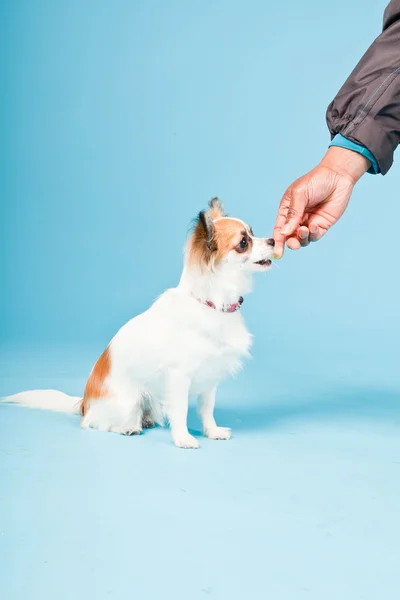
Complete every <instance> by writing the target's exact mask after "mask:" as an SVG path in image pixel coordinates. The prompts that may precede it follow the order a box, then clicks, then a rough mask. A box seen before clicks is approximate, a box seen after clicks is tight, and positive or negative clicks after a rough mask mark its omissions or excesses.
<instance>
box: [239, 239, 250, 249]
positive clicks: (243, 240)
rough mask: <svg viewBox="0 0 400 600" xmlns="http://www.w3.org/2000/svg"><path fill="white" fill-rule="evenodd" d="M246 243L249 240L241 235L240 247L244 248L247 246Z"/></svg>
mask: <svg viewBox="0 0 400 600" xmlns="http://www.w3.org/2000/svg"><path fill="white" fill-rule="evenodd" d="M248 244H249V242H248V241H247V238H245V237H242V239H241V240H240V244H239V246H240V248H241V249H242V250H244V249H245V248H247V246H248Z"/></svg>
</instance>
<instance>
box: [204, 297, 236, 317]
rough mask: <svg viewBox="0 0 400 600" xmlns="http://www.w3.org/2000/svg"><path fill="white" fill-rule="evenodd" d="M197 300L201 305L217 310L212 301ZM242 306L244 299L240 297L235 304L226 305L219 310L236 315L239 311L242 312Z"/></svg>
mask: <svg viewBox="0 0 400 600" xmlns="http://www.w3.org/2000/svg"><path fill="white" fill-rule="evenodd" d="M196 300H197V301H198V302H200V303H201V304H204V305H205V306H209V307H210V308H214V309H215V310H217V307H216V306H215V304H214V302H210V300H200V298H196ZM242 304H243V297H242V296H240V298H239V300H238V301H237V302H235V303H234V304H224V305H223V306H222V308H220V309H219V310H220V311H221V312H225V313H234V312H236V311H237V310H240V308H241V306H242Z"/></svg>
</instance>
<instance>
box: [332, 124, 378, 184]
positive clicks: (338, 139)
mask: <svg viewBox="0 0 400 600" xmlns="http://www.w3.org/2000/svg"><path fill="white" fill-rule="evenodd" d="M331 146H338V147H339V148H346V149H347V150H352V151H353V152H357V153H358V154H362V156H365V158H367V159H368V160H369V162H370V163H371V167H370V168H369V169H368V173H371V174H372V175H377V174H378V173H380V169H379V165H378V163H377V160H376V158H375V156H374V155H373V154H372V152H370V151H369V150H368V148H366V147H365V146H362V145H361V144H356V142H353V140H349V139H348V138H345V137H344V136H343V135H342V134H341V133H338V134H337V135H335V137H334V138H333V140H332V142H331V143H330V144H329V147H331Z"/></svg>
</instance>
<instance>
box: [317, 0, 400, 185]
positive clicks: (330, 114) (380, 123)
mask: <svg viewBox="0 0 400 600" xmlns="http://www.w3.org/2000/svg"><path fill="white" fill-rule="evenodd" d="M326 118H327V123H328V127H329V131H330V133H331V136H332V138H334V137H335V135H337V134H341V135H342V136H344V137H345V138H347V139H349V140H352V141H353V142H355V143H356V144H360V145H362V146H364V147H365V148H367V149H368V150H369V151H370V152H371V153H372V154H373V156H374V157H375V159H376V161H377V163H378V165H379V169H380V171H381V173H382V174H383V175H385V174H386V173H387V172H388V170H389V169H390V167H391V165H392V163H393V153H394V151H395V149H396V147H397V146H398V144H399V143H400V0H392V1H391V2H390V3H389V5H388V6H387V8H386V10H385V14H384V22H383V31H382V33H381V35H380V36H379V37H378V38H377V39H376V40H375V41H374V43H373V44H372V46H370V48H369V49H368V50H367V52H366V53H365V54H364V56H363V57H362V59H361V60H360V62H359V63H358V65H357V66H356V68H355V69H354V71H353V72H352V74H351V75H350V77H349V78H348V79H347V81H346V82H345V84H344V85H343V87H342V88H341V89H340V91H339V93H338V94H337V96H336V98H335V99H334V100H333V102H331V104H330V105H329V107H328V110H327V115H326Z"/></svg>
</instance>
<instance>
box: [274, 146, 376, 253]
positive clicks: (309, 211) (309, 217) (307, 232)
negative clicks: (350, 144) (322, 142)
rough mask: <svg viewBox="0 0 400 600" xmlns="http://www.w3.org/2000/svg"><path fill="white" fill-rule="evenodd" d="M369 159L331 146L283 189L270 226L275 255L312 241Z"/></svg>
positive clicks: (335, 215) (331, 220) (341, 207)
mask: <svg viewBox="0 0 400 600" xmlns="http://www.w3.org/2000/svg"><path fill="white" fill-rule="evenodd" d="M370 165H371V163H370V162H369V160H368V159H366V158H365V157H364V156H362V155H361V154H358V153H357V152H353V151H352V150H347V149H345V148H339V147H336V146H332V147H331V148H329V150H328V151H327V153H326V155H325V156H324V158H323V159H322V161H321V162H320V164H319V165H317V166H316V167H315V168H314V169H313V170H312V171H310V172H309V173H307V174H306V175H303V177H300V179H297V181H295V182H294V183H292V185H291V186H290V187H289V188H288V189H287V190H286V192H285V194H284V196H283V198H282V200H281V203H280V206H279V211H278V216H277V219H276V223H275V228H274V240H275V257H276V258H281V257H282V255H283V251H284V246H285V242H286V245H287V246H288V248H290V249H291V250H298V249H299V248H300V247H304V246H308V244H309V243H310V242H316V241H317V240H319V239H321V237H322V236H323V235H324V234H325V233H326V232H327V231H328V229H329V228H330V227H332V225H334V224H335V223H336V221H338V219H340V217H341V216H342V214H343V213H344V211H345V210H346V208H347V205H348V203H349V200H350V196H351V193H352V191H353V187H354V185H355V184H356V183H357V181H358V180H359V179H360V177H361V176H362V175H363V174H364V173H365V172H366V171H367V170H368V169H369V167H370Z"/></svg>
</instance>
